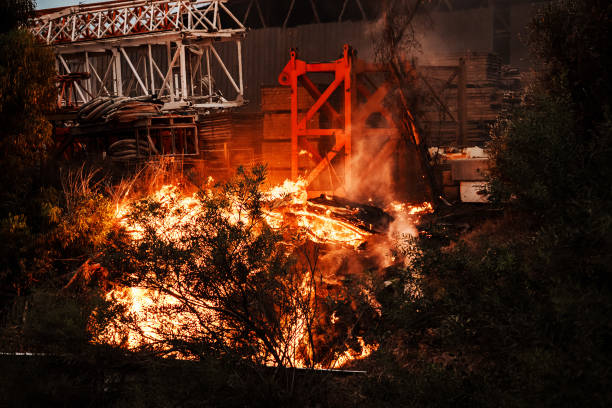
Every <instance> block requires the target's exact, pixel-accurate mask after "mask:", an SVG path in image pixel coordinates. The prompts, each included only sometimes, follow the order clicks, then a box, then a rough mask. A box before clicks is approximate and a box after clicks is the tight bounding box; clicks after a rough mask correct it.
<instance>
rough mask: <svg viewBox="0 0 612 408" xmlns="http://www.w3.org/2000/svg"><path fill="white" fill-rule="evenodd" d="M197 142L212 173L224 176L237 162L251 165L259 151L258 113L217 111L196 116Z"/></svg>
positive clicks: (246, 165)
mask: <svg viewBox="0 0 612 408" xmlns="http://www.w3.org/2000/svg"><path fill="white" fill-rule="evenodd" d="M198 134H199V146H200V152H201V154H202V158H203V159H204V161H205V163H206V167H207V169H208V170H209V171H210V172H211V173H212V174H213V177H214V176H216V177H218V178H221V179H222V178H225V177H227V176H228V175H230V174H231V173H232V172H233V171H235V170H236V168H238V167H239V166H243V167H246V168H248V167H252V166H253V165H255V164H257V163H258V160H257V158H258V157H259V156H260V155H261V114H257V113H243V112H221V113H213V114H208V115H202V116H200V118H199V120H198Z"/></svg>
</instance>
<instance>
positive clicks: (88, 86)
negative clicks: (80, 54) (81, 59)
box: [85, 51, 93, 95]
mask: <svg viewBox="0 0 612 408" xmlns="http://www.w3.org/2000/svg"><path fill="white" fill-rule="evenodd" d="M85 72H87V73H88V74H89V78H87V79H86V80H85V90H86V91H87V92H89V93H90V94H91V95H93V78H92V77H91V72H89V52H87V51H85Z"/></svg>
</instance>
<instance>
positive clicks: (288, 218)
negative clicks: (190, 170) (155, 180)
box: [99, 167, 376, 367]
mask: <svg viewBox="0 0 612 408" xmlns="http://www.w3.org/2000/svg"><path fill="white" fill-rule="evenodd" d="M264 178H265V169H264V168H263V167H255V168H254V169H252V170H251V171H244V170H241V169H240V170H239V171H238V176H237V177H236V178H235V179H234V180H232V181H230V182H228V183H226V184H224V185H219V186H216V187H212V186H210V185H208V186H202V187H201V188H200V189H199V190H198V191H197V192H196V193H195V194H194V195H192V196H186V195H183V194H182V193H181V192H180V191H179V189H178V188H177V187H176V186H166V187H163V188H162V189H161V190H159V191H158V192H157V193H155V194H153V195H151V196H148V197H147V198H144V199H142V200H140V201H137V202H135V203H133V204H132V205H131V206H129V208H127V209H126V210H123V209H120V210H119V213H120V214H119V216H120V217H121V219H122V223H123V224H124V226H125V229H124V230H122V231H120V232H118V233H117V236H116V237H115V242H116V244H115V245H114V247H113V248H112V250H110V251H108V253H107V254H106V262H107V263H108V265H109V266H110V267H111V268H112V269H114V270H116V271H120V272H121V273H122V276H123V278H122V279H121V284H122V286H121V287H118V288H117V289H115V290H114V291H112V292H111V293H110V294H109V296H110V297H111V298H114V300H116V301H117V302H120V303H121V302H123V303H125V304H128V305H129V308H130V310H131V313H130V314H129V315H128V316H127V317H129V318H130V319H131V322H129V323H128V324H122V323H121V322H117V325H116V326H115V327H109V329H108V330H107V332H106V333H105V334H104V335H102V336H101V337H100V338H99V340H100V341H103V342H110V343H114V344H119V345H123V346H127V347H130V348H139V349H153V350H156V351H159V352H161V353H164V354H165V353H170V354H175V355H179V356H181V357H187V358H201V357H204V356H206V355H210V354H220V355H224V354H232V355H237V356H239V357H240V358H243V359H247V360H249V361H252V362H255V363H258V364H272V365H277V366H309V367H314V366H319V367H321V366H325V367H329V366H333V365H334V364H337V363H338V361H339V362H344V361H346V360H348V359H352V358H355V357H359V356H365V355H367V354H369V353H370V352H371V350H372V346H368V344H367V342H366V341H365V340H364V338H363V336H362V335H361V334H360V329H359V322H362V323H363V322H365V321H367V319H370V318H373V317H375V316H376V312H375V310H374V309H375V305H374V304H373V303H372V302H371V301H369V300H368V293H367V288H366V286H367V285H366V284H365V283H364V284H360V283H359V282H358V281H359V279H361V277H362V276H360V275H355V273H354V269H355V268H351V267H350V265H348V264H347V261H346V260H347V259H350V256H347V254H346V253H345V254H344V255H343V256H341V258H342V259H341V260H340V261H337V260H336V261H332V260H331V258H329V254H330V253H331V249H334V250H339V247H340V248H342V247H345V248H347V250H348V248H350V250H351V254H350V255H353V254H354V252H353V251H354V248H355V247H356V246H358V245H359V244H360V243H361V242H363V240H364V239H365V238H364V237H367V236H368V235H369V233H368V232H367V231H365V230H361V229H359V228H358V227H355V226H354V225H352V224H350V223H347V222H346V221H343V220H340V219H338V220H336V219H334V218H332V216H331V210H330V211H325V210H322V208H323V206H322V205H321V204H316V205H315V204H308V203H307V202H306V200H305V195H304V194H303V193H304V191H303V189H301V188H298V189H297V190H296V191H292V188H287V189H286V191H287V193H290V194H287V193H285V194H282V193H281V194H279V192H278V191H277V192H274V191H272V192H267V193H262V192H261V190H260V187H261V184H262V182H263V181H264ZM313 206H314V207H316V208H312V207H313ZM346 211H348V210H345V212H346ZM313 220H316V222H314V223H313ZM340 240H344V241H340ZM323 252H326V253H327V254H328V255H326V256H327V261H325V257H320V255H321V254H322V253H323ZM319 258H321V259H319ZM322 261H323V263H325V262H327V264H328V265H326V266H325V267H321V264H322ZM334 265H335V266H334ZM332 266H333V267H332ZM362 266H363V265H359V266H358V267H357V269H359V268H360V267H362ZM361 271H363V270H361ZM349 280H350V281H351V285H350V288H352V289H351V290H349V286H348V285H346V283H348V282H349ZM364 282H365V281H364ZM366 316H368V317H367V318H366ZM361 331H363V330H361Z"/></svg>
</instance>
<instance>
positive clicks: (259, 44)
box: [223, 22, 372, 111]
mask: <svg viewBox="0 0 612 408" xmlns="http://www.w3.org/2000/svg"><path fill="white" fill-rule="evenodd" d="M369 24H370V23H367V22H346V23H325V24H316V25H315V24H313V25H305V26H299V27H295V28H287V29H282V28H278V27H273V28H262V29H258V30H253V31H250V32H249V33H248V34H247V38H246V39H245V41H244V47H243V67H244V68H243V69H244V83H245V87H246V89H245V95H246V98H247V99H248V100H249V104H248V105H247V106H246V107H245V110H248V111H259V110H260V108H261V100H260V87H261V86H262V85H274V86H278V75H279V74H280V72H281V71H282V69H283V68H284V67H285V65H286V64H287V62H288V61H289V50H290V49H291V48H298V50H299V58H301V59H304V60H306V61H309V62H313V61H332V60H334V59H337V58H339V57H340V56H341V54H342V46H343V45H344V44H345V43H348V44H350V45H352V46H353V47H355V48H356V49H357V50H358V51H359V55H360V56H361V57H363V58H365V59H371V58H372V55H371V53H372V51H371V50H372V46H371V44H372V41H371V38H370V37H369V35H368V27H369ZM223 46H224V47H227V46H229V47H231V45H230V44H224V45H223Z"/></svg>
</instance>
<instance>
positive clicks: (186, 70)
mask: <svg viewBox="0 0 612 408" xmlns="http://www.w3.org/2000/svg"><path fill="white" fill-rule="evenodd" d="M226 3H227V0H194V1H187V0H173V1H168V0H166V1H164V0H158V1H151V0H145V1H143V0H141V1H110V2H105V3H96V4H90V5H79V6H72V7H66V8H63V9H60V10H59V11H58V9H51V10H49V11H48V12H46V10H41V11H39V12H38V16H37V17H36V18H35V19H34V20H33V21H32V23H31V27H30V29H31V31H32V32H33V33H34V35H35V36H36V37H37V38H38V39H39V40H40V41H41V42H44V43H45V44H47V45H49V46H52V47H54V50H55V53H56V56H57V60H56V65H57V70H58V73H59V74H71V73H76V72H80V73H86V74H87V75H85V77H88V78H86V79H82V80H80V81H79V82H76V84H75V87H74V90H75V95H74V96H75V98H74V99H75V101H76V102H77V104H81V103H85V102H88V101H90V100H91V99H93V98H95V97H97V96H130V97H138V96H144V95H157V97H159V98H162V99H163V100H164V101H165V102H167V104H166V105H167V107H169V108H173V107H183V106H193V107H196V108H226V107H232V106H239V105H242V104H243V103H244V102H245V101H244V98H243V95H244V84H243V75H242V42H241V40H242V39H243V38H244V35H245V33H246V28H245V26H244V25H243V24H242V23H241V22H240V20H239V19H237V18H236V17H235V16H234V15H233V14H232V12H231V11H230V10H229V9H228V7H227V5H226Z"/></svg>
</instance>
